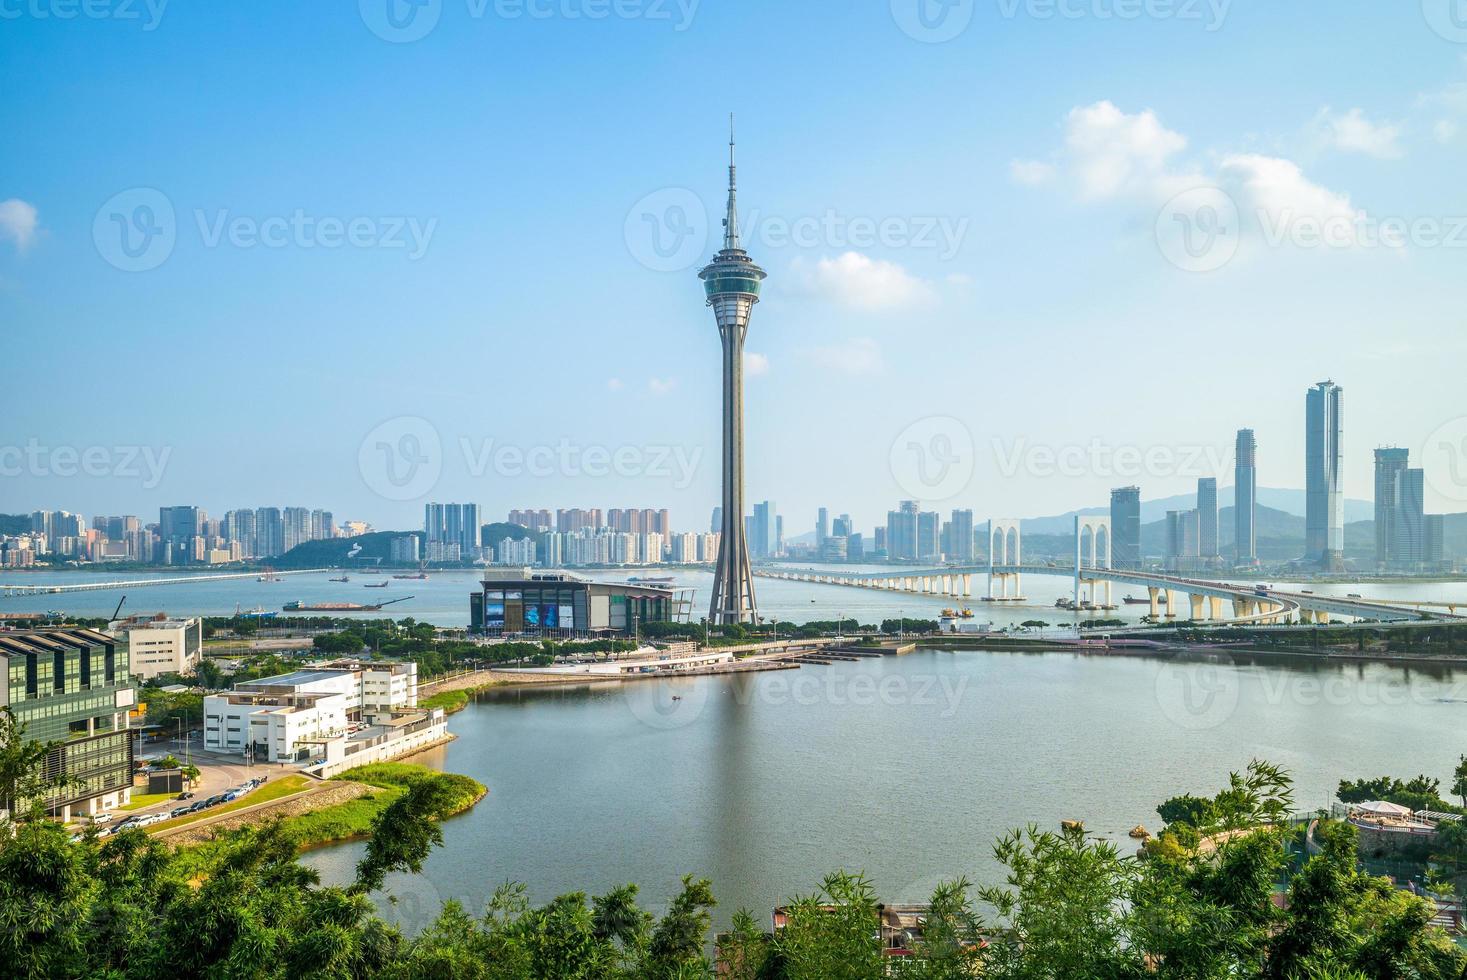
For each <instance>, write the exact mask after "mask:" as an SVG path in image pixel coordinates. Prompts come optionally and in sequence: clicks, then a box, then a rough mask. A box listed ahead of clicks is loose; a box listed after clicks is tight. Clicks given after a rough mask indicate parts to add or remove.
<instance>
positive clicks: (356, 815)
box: [178, 762, 488, 868]
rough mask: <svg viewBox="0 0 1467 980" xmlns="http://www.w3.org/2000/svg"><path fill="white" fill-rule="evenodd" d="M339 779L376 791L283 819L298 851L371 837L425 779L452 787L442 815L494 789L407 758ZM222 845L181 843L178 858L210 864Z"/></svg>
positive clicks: (186, 862)
mask: <svg viewBox="0 0 1467 980" xmlns="http://www.w3.org/2000/svg"><path fill="white" fill-rule="evenodd" d="M300 778H304V777H300ZM335 780H338V781H343V782H355V783H361V784H364V785H366V786H369V787H371V791H370V792H368V793H366V794H364V795H362V796H359V797H357V798H356V799H353V800H347V801H346V802H345V803H337V804H335V805H333V806H328V807H323V808H322V809H319V810H311V811H309V812H306V813H299V814H294V815H292V816H288V817H284V818H281V820H280V823H281V827H282V829H283V830H284V832H285V834H286V835H287V837H288V838H289V839H290V841H291V842H292V843H293V844H295V846H296V848H297V849H298V850H302V851H304V850H308V849H310V848H312V847H319V846H321V845H323V844H330V843H334V842H336V841H343V840H352V839H354V838H357V837H364V836H366V835H367V834H368V833H370V832H371V830H372V821H373V820H375V819H376V817H377V815H378V814H379V813H381V812H382V811H383V810H385V809H387V807H388V806H390V805H391V804H392V802H393V801H394V800H396V799H397V798H398V797H400V796H402V795H403V794H404V793H406V792H407V791H408V788H409V787H410V786H412V785H413V784H414V783H416V782H418V781H421V780H433V781H435V782H440V783H442V784H443V785H445V786H447V787H449V789H450V793H449V801H450V802H449V803H448V804H447V805H446V806H445V807H444V808H443V810H442V811H441V812H439V813H438V814H436V818H437V819H439V820H444V819H447V818H448V817H452V816H455V815H457V814H459V813H463V812H464V811H465V810H468V809H469V808H470V807H472V806H473V805H474V804H475V803H478V802H479V800H481V799H483V797H484V794H485V793H487V792H488V789H487V788H486V787H485V786H484V785H483V784H482V783H480V782H479V781H478V780H475V779H471V778H469V777H468V776H460V775H457V774H456V773H447V772H438V771H437V770H434V769H428V768H425V767H424V766H418V765H413V764H412V763H407V762H378V763H374V764H372V765H367V766H358V767H357V768H356V769H349V770H347V771H346V772H344V773H342V774H341V775H340V776H337V777H335ZM267 785H269V784H267ZM241 802H243V801H241ZM256 802H258V801H256ZM220 847H221V842H220V841H218V840H214V841H205V842H203V843H200V844H195V845H184V846H183V847H182V848H180V852H179V855H178V860H179V861H180V862H182V863H183V864H184V865H185V866H187V867H189V868H202V867H205V866H207V865H208V864H209V863H210V860H211V859H212V858H213V857H214V856H215V854H217V853H218V851H219V850H220Z"/></svg>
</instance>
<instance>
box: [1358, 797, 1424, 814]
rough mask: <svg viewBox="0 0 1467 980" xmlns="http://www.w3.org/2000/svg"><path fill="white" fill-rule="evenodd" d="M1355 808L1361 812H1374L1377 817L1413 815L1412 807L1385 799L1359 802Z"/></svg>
mask: <svg viewBox="0 0 1467 980" xmlns="http://www.w3.org/2000/svg"><path fill="white" fill-rule="evenodd" d="M1355 809H1356V810H1359V811H1360V812H1361V813H1370V814H1374V815H1375V816H1377V817H1409V816H1411V808H1410V807H1404V806H1401V805H1400V804H1398V803H1387V802H1386V801H1385V800H1371V801H1370V802H1369V803H1357V804H1356V805H1355Z"/></svg>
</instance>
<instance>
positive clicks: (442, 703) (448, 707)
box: [418, 681, 514, 715]
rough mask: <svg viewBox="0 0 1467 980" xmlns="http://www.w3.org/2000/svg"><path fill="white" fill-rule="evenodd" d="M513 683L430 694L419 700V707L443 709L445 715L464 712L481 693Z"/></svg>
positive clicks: (476, 686) (461, 688) (492, 684)
mask: <svg viewBox="0 0 1467 980" xmlns="http://www.w3.org/2000/svg"><path fill="white" fill-rule="evenodd" d="M513 683H514V681H490V682H489V683H487V684H478V685H475V686H474V687H460V688H457V689H456V690H452V691H439V692H438V693H437V694H430V695H428V696H427V697H426V698H420V699H418V707H419V708H424V709H427V710H429V711H431V710H433V709H434V708H442V709H443V713H444V714H446V715H451V714H453V713H454V712H456V711H462V710H464V708H466V707H468V705H469V701H470V700H472V699H473V697H474V695H475V694H478V693H479V692H480V691H487V690H489V689H490V688H491V687H504V686H505V685H507V684H513Z"/></svg>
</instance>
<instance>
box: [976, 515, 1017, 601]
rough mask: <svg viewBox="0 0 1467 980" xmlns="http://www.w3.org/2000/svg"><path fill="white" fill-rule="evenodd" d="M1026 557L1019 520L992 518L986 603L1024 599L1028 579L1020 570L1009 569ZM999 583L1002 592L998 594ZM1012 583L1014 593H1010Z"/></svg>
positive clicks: (990, 521)
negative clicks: (1026, 579) (995, 586)
mask: <svg viewBox="0 0 1467 980" xmlns="http://www.w3.org/2000/svg"><path fill="white" fill-rule="evenodd" d="M1022 560H1023V540H1022V538H1021V535H1020V530H1019V519H1018V518H1016V517H1012V518H991V519H990V520H989V521H988V595H986V596H984V598H983V601H984V602H1023V601H1024V582H1023V578H1022V576H1021V575H1020V574H1019V573H1018V572H1017V571H1008V570H1007V569H1008V567H1010V566H1015V567H1016V566H1018V565H1020V564H1022ZM995 581H996V582H997V584H998V586H999V589H1000V593H999V594H998V595H994V590H993V587H994V584H995ZM1011 583H1012V585H1013V588H1014V594H1013V595H1009V585H1010V584H1011Z"/></svg>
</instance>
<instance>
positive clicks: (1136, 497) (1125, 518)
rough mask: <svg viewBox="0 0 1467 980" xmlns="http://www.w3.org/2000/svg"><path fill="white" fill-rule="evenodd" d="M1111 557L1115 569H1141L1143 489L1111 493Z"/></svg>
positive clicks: (1133, 488) (1117, 488) (1126, 489)
mask: <svg viewBox="0 0 1467 980" xmlns="http://www.w3.org/2000/svg"><path fill="white" fill-rule="evenodd" d="M1110 533H1111V541H1110V557H1111V561H1110V563H1111V566H1112V567H1114V568H1140V567H1141V488H1140V487H1116V488H1115V489H1114V490H1112V491H1111V492H1110Z"/></svg>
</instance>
